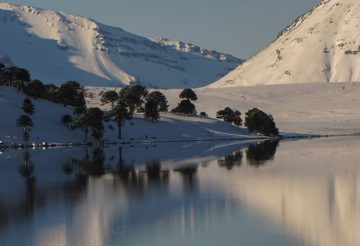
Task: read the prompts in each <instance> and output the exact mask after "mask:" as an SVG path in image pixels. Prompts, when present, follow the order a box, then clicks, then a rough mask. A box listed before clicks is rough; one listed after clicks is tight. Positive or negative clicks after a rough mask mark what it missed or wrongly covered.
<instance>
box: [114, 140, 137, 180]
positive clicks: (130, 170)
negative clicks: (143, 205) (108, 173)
mask: <svg viewBox="0 0 360 246" xmlns="http://www.w3.org/2000/svg"><path fill="white" fill-rule="evenodd" d="M118 152H119V161H118V165H117V168H116V171H115V172H116V173H117V174H118V175H120V176H121V177H122V178H123V179H126V180H127V179H129V178H130V176H131V175H134V172H135V169H134V167H133V166H127V165H126V161H125V160H124V159H123V155H122V147H119V150H118Z"/></svg>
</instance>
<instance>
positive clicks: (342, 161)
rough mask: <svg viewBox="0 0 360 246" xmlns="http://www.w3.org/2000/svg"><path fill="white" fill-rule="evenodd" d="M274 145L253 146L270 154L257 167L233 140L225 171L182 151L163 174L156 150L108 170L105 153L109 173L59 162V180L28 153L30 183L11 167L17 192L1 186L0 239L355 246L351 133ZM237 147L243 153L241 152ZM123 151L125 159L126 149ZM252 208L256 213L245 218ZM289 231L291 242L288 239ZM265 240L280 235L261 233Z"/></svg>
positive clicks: (359, 216)
mask: <svg viewBox="0 0 360 246" xmlns="http://www.w3.org/2000/svg"><path fill="white" fill-rule="evenodd" d="M277 145H278V144H277V143H273V144H271V145H270V143H263V144H257V145H254V146H253V147H251V148H252V151H253V152H254V153H257V154H258V153H260V152H264V151H265V152H264V153H265V154H264V155H263V158H261V159H260V161H261V163H264V161H265V159H267V160H270V161H271V165H262V166H258V168H254V167H253V165H249V164H250V163H249V162H250V161H253V160H249V156H247V155H248V154H249V153H248V151H246V150H245V151H244V150H240V151H234V149H233V148H232V147H231V148H230V149H229V152H228V154H229V153H232V154H231V157H227V158H224V159H222V160H227V161H228V162H230V161H234V162H235V163H239V161H242V165H241V166H239V165H236V168H233V169H232V170H231V171H229V170H227V169H224V168H223V167H220V168H219V165H217V164H218V161H217V160H216V159H217V158H213V161H212V162H211V163H210V165H208V166H206V167H201V165H197V166H193V165H189V159H187V158H186V159H185V161H184V162H185V163H187V164H188V165H187V166H185V167H182V168H181V167H178V166H176V167H175V168H169V166H167V167H165V169H168V170H169V169H170V171H169V172H166V171H164V169H163V168H161V167H162V166H161V165H162V162H161V158H160V157H159V161H149V162H148V165H149V166H148V167H147V168H141V170H136V171H135V170H134V169H132V168H129V166H126V165H125V164H126V162H125V163H123V162H122V161H119V160H116V159H117V158H118V157H119V156H118V155H117V156H116V157H114V160H113V161H114V162H116V163H117V164H119V165H118V166H114V167H113V168H111V169H108V165H107V164H106V161H105V165H104V167H105V171H106V170H110V173H108V174H105V175H104V176H101V177H99V176H98V175H95V176H94V177H93V178H85V180H84V179H79V177H78V176H76V173H77V172H78V170H76V168H74V171H73V172H72V173H71V174H65V173H64V171H63V167H62V165H61V164H62V163H63V162H61V163H59V165H56V164H53V165H50V166H51V167H52V168H54V167H55V169H57V172H59V173H60V174H61V175H62V176H61V177H62V180H63V181H60V180H61V179H60V177H56V175H54V174H51V176H53V177H54V179H55V181H51V178H50V177H46V174H48V170H47V169H44V168H45V167H46V166H48V165H42V163H37V162H36V161H34V165H35V167H36V168H35V171H34V172H35V177H36V179H35V182H33V183H31V182H30V183H26V182H25V181H24V179H23V177H22V176H21V175H20V174H19V173H18V170H17V167H18V166H15V167H14V168H13V169H11V170H12V171H11V172H10V174H9V176H11V173H12V172H14V173H15V174H16V175H17V177H18V178H19V179H20V180H21V186H22V188H21V189H20V188H17V189H15V190H17V191H19V194H14V195H13V196H6V195H4V194H7V193H5V191H4V190H1V189H0V201H1V202H0V220H1V221H2V222H3V223H0V239H1V243H4V244H5V245H9V244H12V245H24V244H36V245H53V242H57V243H58V245H66V244H68V245H78V244H86V245H109V244H110V245H112V244H115V245H118V244H125V245H144V242H149V240H150V241H151V243H153V244H154V245H160V244H165V245H169V244H171V243H172V241H171V240H177V242H180V241H181V242H184V241H182V240H185V241H186V242H191V244H190V245H197V244H196V243H199V244H200V242H202V243H204V242H205V241H206V240H205V239H207V240H208V241H206V242H207V243H208V244H207V245H219V243H220V242H224V241H225V242H234V240H235V241H236V242H239V244H241V243H240V241H241V239H244V240H246V237H251V236H252V237H253V238H251V240H255V241H256V240H260V239H261V240H262V241H260V242H259V243H258V244H256V243H254V244H253V245H264V242H265V243H266V244H268V245H291V241H294V240H295V244H296V243H297V244H296V245H311V246H324V245H326V246H328V245H329V246H335V245H341V246H343V245H344V246H351V245H359V244H360V236H359V235H358V233H357V232H358V230H359V228H360V205H359V204H360V201H359V197H360V193H359V190H360V186H359V184H360V179H359V178H360V166H359V165H358V160H359V155H360V153H359V151H358V149H359V147H360V143H359V142H358V140H357V139H355V140H354V141H350V140H343V141H336V140H331V139H319V140H311V141H298V142H283V143H282V144H281V147H277ZM265 146H268V147H269V148H268V150H267V151H266V150H264V147H265ZM253 148H258V149H253ZM275 151H277V153H276V156H274V154H275ZM120 153H121V151H120ZM239 153H242V154H244V153H246V160H245V159H244V158H241V157H240V156H242V155H241V154H239ZM94 156H95V157H96V155H91V156H90V158H89V161H90V162H92V161H93V160H94V158H93V157H94ZM120 156H122V157H123V158H125V156H126V152H124V153H123V154H122V155H120ZM228 156H230V155H228ZM255 156H258V155H255ZM265 157H266V158H265ZM32 159H33V160H34V159H37V160H39V159H38V157H37V158H36V156H35V157H34V158H32ZM100 159H101V158H100ZM255 160H259V159H258V158H255ZM10 167H11V165H9V168H10ZM225 167H227V166H225ZM4 170H5V169H3V168H2V165H0V174H1V175H2V176H1V177H2V178H3V179H5V178H7V177H5V176H4V175H3V174H4V173H5V172H4ZM82 170H85V171H86V170H87V169H82ZM89 170H90V171H92V170H93V169H89ZM1 171H2V172H1ZM89 174H91V175H93V173H92V172H90V173H89ZM12 178H14V177H12ZM46 178H48V180H47V183H45V182H44V181H43V180H44V179H46ZM1 181H2V179H0V184H1ZM24 187H26V188H24ZM5 198H6V199H5ZM11 209H12V210H11ZM251 214H256V216H258V217H256V218H249V217H250V215H251ZM7 216H8V217H7ZM6 217H7V220H6V219H4V218H6ZM259 224H260V225H259ZM264 224H265V226H269V225H271V226H272V227H273V228H272V229H271V230H269V229H265V230H266V231H265V232H266V233H265V234H267V235H264V234H262V233H261V232H263V231H262V230H264V229H263V227H264ZM259 228H260V229H259ZM268 231H270V232H268ZM272 232H274V233H273V234H272ZM19 234H21V235H22V236H21V237H19ZM204 235H205V236H204ZM226 235H227V236H229V238H226ZM269 235H270V236H269ZM288 235H291V237H292V240H290V241H287V236H288ZM211 236H213V237H211ZM266 236H268V238H265V237H266ZM202 237H210V238H211V240H210V241H209V238H205V239H204V238H202ZM3 239H4V240H3ZM271 239H272V240H274V242H277V243H275V244H274V243H273V244H271V243H269V242H270V241H267V240H271ZM28 240H30V241H28ZM196 240H198V241H196ZM203 240H205V241H203ZM216 240H218V241H216ZM238 240H239V241H238ZM279 240H280V241H281V240H282V241H281V243H280V241H279ZM28 242H30V243H28ZM218 242H219V243H218ZM248 242H249V241H248ZM251 242H253V241H251ZM151 243H150V242H149V245H152V244H151ZM266 244H265V245H266ZM241 245H248V244H247V243H246V242H245V243H243V244H241Z"/></svg>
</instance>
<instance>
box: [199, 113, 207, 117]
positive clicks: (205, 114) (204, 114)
mask: <svg viewBox="0 0 360 246" xmlns="http://www.w3.org/2000/svg"><path fill="white" fill-rule="evenodd" d="M199 115H200V116H201V117H209V116H208V114H207V113H206V112H200V114H199Z"/></svg>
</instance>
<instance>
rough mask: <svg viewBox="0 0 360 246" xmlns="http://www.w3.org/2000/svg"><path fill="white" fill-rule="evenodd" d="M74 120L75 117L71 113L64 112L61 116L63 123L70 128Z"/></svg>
mask: <svg viewBox="0 0 360 246" xmlns="http://www.w3.org/2000/svg"><path fill="white" fill-rule="evenodd" d="M72 122H73V118H72V117H71V115H69V114H64V115H63V116H62V117H61V123H62V124H63V125H64V126H66V128H69V126H70V124H71V123H72Z"/></svg>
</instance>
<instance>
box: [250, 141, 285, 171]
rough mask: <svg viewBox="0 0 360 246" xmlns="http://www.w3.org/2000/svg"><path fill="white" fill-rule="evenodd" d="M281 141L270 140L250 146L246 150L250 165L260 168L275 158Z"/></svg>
mask: <svg viewBox="0 0 360 246" xmlns="http://www.w3.org/2000/svg"><path fill="white" fill-rule="evenodd" d="M278 146H279V140H269V141H264V142H260V143H258V144H254V145H250V146H249V147H248V148H247V150H246V159H247V161H248V164H249V165H252V166H255V167H259V166H261V165H264V164H265V163H266V162H268V161H271V160H273V159H274V157H275V153H276V150H277V147H278Z"/></svg>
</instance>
